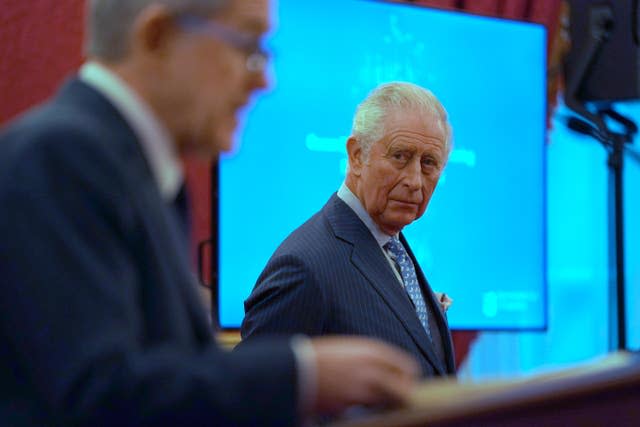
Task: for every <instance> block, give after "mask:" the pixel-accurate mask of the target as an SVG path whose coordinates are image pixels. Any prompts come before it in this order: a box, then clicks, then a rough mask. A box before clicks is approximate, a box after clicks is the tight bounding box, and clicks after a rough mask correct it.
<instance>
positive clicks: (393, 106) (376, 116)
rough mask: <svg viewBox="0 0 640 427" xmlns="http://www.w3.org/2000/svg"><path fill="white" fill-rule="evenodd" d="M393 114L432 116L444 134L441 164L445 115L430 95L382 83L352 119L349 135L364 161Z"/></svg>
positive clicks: (447, 140)
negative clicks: (437, 121)
mask: <svg viewBox="0 0 640 427" xmlns="http://www.w3.org/2000/svg"><path fill="white" fill-rule="evenodd" d="M396 111H400V112H402V111H407V112H408V111H411V112H419V113H422V114H423V115H424V116H425V117H431V116H432V115H433V114H436V115H437V117H438V118H439V119H440V126H442V127H443V131H444V134H445V141H444V148H445V160H446V159H447V158H448V157H449V153H450V152H451V145H452V144H451V139H452V129H451V124H450V123H449V119H448V117H447V111H446V110H445V109H444V107H443V106H442V104H441V103H440V101H438V98H436V97H435V95H434V94H433V93H431V91H429V90H427V89H425V88H423V87H420V86H418V85H415V84H413V83H406V82H390V83H385V84H382V85H380V86H378V87H377V88H375V89H374V90H373V91H371V92H370V93H369V95H367V97H366V98H365V99H364V101H362V102H361V103H360V105H358V108H357V109H356V113H355V116H354V118H353V127H352V130H351V135H352V136H353V137H354V138H355V139H356V141H358V143H359V144H360V147H361V148H362V151H363V153H364V155H365V158H366V157H367V156H368V155H369V151H370V150H371V147H372V146H373V144H374V142H376V141H379V140H380V139H382V137H383V136H384V134H385V132H386V129H385V125H386V124H387V123H386V119H387V117H388V116H389V115H390V114H392V113H393V112H396Z"/></svg>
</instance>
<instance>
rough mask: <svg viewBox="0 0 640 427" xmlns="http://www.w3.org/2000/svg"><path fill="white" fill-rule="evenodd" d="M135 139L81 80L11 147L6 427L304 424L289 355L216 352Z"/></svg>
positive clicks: (275, 346)
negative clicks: (298, 422)
mask: <svg viewBox="0 0 640 427" xmlns="http://www.w3.org/2000/svg"><path fill="white" fill-rule="evenodd" d="M178 228H179V226H178V225H177V217H176V216H175V215H174V212H173V211H172V210H171V209H170V208H169V207H168V206H167V205H166V204H165V202H164V201H163V200H162V198H161V196H160V194H159V192H158V190H157V188H156V185H155V183H154V181H153V179H152V176H151V173H150V169H149V167H148V165H147V163H146V160H145V159H144V157H143V155H142V151H141V148H140V146H139V144H138V141H137V139H136V137H135V135H134V134H133V133H132V130H131V129H130V128H129V126H128V125H127V124H126V123H125V121H124V119H123V118H122V116H121V115H120V114H119V113H118V112H117V111H116V110H115V109H114V108H113V106H112V105H111V104H110V103H109V102H107V101H106V99H105V98H103V96H101V95H100V94H98V93H97V92H96V91H94V90H93V89H91V88H90V87H88V86H87V85H85V84H83V83H81V82H79V81H77V80H74V81H71V82H70V83H69V84H68V85H67V86H66V87H65V88H64V89H63V90H62V91H61V93H60V94H59V95H58V96H57V97H56V98H55V99H54V100H53V101H51V102H50V103H47V104H45V105H44V106H42V107H40V108H39V109H37V110H36V111H34V112H31V113H29V114H27V115H26V116H25V117H23V118H22V119H20V120H19V121H17V122H16V123H14V124H13V125H12V126H11V127H9V128H8V129H5V131H4V132H3V133H2V135H1V136H0V282H1V284H0V420H1V421H0V424H2V425H11V426H47V425H65V426H67V425H91V426H97V425H109V426H122V425H153V426H159V425H175V426H199V425H205V424H206V425H220V426H223V425H246V426H256V425H277V426H280V425H289V424H294V423H296V422H297V415H296V414H297V407H296V405H297V397H296V395H297V390H296V381H297V379H296V369H295V360H294V356H293V354H292V351H291V349H290V347H289V345H288V344H287V343H286V342H285V341H282V342H275V341H269V342H264V343H260V344H257V345H256V346H255V347H252V348H244V349H242V350H240V351H238V352H237V353H233V354H229V353H227V352H225V351H222V350H221V349H219V348H218V347H217V345H216V344H215V343H214V341H213V339H212V331H211V328H210V326H209V322H208V320H207V317H206V315H205V311H204V308H203V307H202V306H201V302H200V301H199V297H198V295H197V290H196V286H195V284H194V283H195V282H194V280H193V276H192V273H191V271H190V266H189V265H190V262H189V259H188V258H189V257H188V253H189V251H188V248H187V246H188V245H187V243H186V239H185V238H184V236H183V234H181V233H180V232H179V231H178Z"/></svg>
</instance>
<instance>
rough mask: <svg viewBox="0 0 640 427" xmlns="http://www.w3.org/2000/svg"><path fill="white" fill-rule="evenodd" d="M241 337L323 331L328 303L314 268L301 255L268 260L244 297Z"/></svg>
mask: <svg viewBox="0 0 640 427" xmlns="http://www.w3.org/2000/svg"><path fill="white" fill-rule="evenodd" d="M244 307H245V317H244V321H243V322H242V329H241V333H242V337H243V339H245V340H246V339H250V338H252V337H255V336H259V335H285V336H286V335H293V334H305V335H309V336H314V335H320V334H321V333H322V331H323V323H324V320H325V313H326V310H327V306H326V304H325V298H324V295H323V292H322V288H321V286H320V284H319V283H318V281H317V279H316V277H315V276H314V273H313V271H312V269H311V268H309V266H308V265H307V264H306V263H305V262H304V261H303V260H302V259H301V258H300V257H298V256H296V255H291V254H284V255H283V254H278V253H276V254H275V255H274V257H272V259H271V260H269V262H268V263H267V266H266V267H265V269H264V271H263V272H262V274H261V275H260V277H259V278H258V281H257V283H256V286H255V288H254V289H253V292H252V293H251V295H250V296H249V298H248V299H247V300H246V301H245V304H244Z"/></svg>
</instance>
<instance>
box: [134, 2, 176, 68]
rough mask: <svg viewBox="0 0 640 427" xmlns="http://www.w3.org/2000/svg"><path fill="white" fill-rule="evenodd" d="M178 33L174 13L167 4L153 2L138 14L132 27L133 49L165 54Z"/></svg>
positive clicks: (142, 52) (145, 52)
mask: <svg viewBox="0 0 640 427" xmlns="http://www.w3.org/2000/svg"><path fill="white" fill-rule="evenodd" d="M176 35H177V27H176V23H175V20H174V17H173V15H172V14H171V12H170V11H169V9H167V8H166V7H165V6H163V5H160V4H152V5H150V6H148V7H146V8H145V9H144V10H142V12H140V13H139V14H138V16H137V17H136V20H135V22H134V23H133V26H132V28H131V37H130V39H129V40H130V43H131V50H132V52H134V53H138V54H143V55H144V56H146V55H153V56H155V55H158V54H160V55H161V56H163V55H164V54H165V53H166V52H167V51H168V48H169V46H170V44H171V42H172V41H173V39H174V38H175V36H176Z"/></svg>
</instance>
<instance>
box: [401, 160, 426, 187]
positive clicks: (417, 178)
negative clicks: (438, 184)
mask: <svg viewBox="0 0 640 427" xmlns="http://www.w3.org/2000/svg"><path fill="white" fill-rule="evenodd" d="M404 184H405V185H406V186H407V187H409V189H410V190H411V191H417V190H420V189H421V188H422V165H421V164H420V161H419V160H417V161H416V160H412V161H411V162H409V164H408V165H407V166H406V167H405V176H404Z"/></svg>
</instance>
